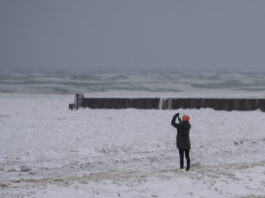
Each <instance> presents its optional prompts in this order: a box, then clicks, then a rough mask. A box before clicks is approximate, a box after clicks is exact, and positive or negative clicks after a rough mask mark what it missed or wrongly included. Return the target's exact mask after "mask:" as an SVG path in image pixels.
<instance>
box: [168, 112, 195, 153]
mask: <svg viewBox="0 0 265 198" xmlns="http://www.w3.org/2000/svg"><path fill="white" fill-rule="evenodd" d="M176 119H177V117H176V116H174V117H173V118H172V121H171V125H172V126H174V127H175V128H176V129H177V137H176V146H177V148H178V149H190V148H191V146H190V128H191V125H190V123H189V122H188V121H180V122H179V123H176Z"/></svg>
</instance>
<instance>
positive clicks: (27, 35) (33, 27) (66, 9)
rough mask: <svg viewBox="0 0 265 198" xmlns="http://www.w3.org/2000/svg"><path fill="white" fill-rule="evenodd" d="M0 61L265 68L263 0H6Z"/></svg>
mask: <svg viewBox="0 0 265 198" xmlns="http://www.w3.org/2000/svg"><path fill="white" fill-rule="evenodd" d="M0 68H1V71H19V72H21V71H56V70H63V71H64V70H65V71H71V70H80V71H119V70H121V71H142V70H148V71H181V70H184V69H186V70H189V71H192V70H195V71H198V70H206V69H210V70H235V71H237V70H247V71H255V72H260V71H262V72H265V1H263V0H249V1H246V0H219V1H215V0H207V1H206V0H200V1H197V0H196V1H195V0H194V1H190V0H181V1H177V0H0Z"/></svg>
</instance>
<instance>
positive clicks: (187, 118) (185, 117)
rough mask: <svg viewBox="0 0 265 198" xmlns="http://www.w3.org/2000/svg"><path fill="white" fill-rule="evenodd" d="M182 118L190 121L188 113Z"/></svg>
mask: <svg viewBox="0 0 265 198" xmlns="http://www.w3.org/2000/svg"><path fill="white" fill-rule="evenodd" d="M182 120H183V121H189V120H190V117H189V116H188V115H184V116H182Z"/></svg>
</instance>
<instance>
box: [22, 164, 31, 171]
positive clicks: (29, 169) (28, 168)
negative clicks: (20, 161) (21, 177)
mask: <svg viewBox="0 0 265 198" xmlns="http://www.w3.org/2000/svg"><path fill="white" fill-rule="evenodd" d="M20 170H21V171H22V172H30V171H31V168H30V167H29V166H25V165H24V166H21V167H20Z"/></svg>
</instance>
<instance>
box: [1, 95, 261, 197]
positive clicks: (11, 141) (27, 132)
mask: <svg viewBox="0 0 265 198" xmlns="http://www.w3.org/2000/svg"><path fill="white" fill-rule="evenodd" d="M72 100H73V96H72V95H37V94H35V95H34V94H28V95H27V94H24V95H23V94H1V97H0V104H1V111H0V127H1V132H0V133H1V138H0V145H1V149H0V189H1V190H0V197H3V198H4V197H5V198H6V197H36V198H37V197H38V198H46V197H47V198H48V197H49V198H51V197H205V198H207V197H264V196H265V157H264V156H265V155H264V153H265V147H264V144H265V123H264V122H263V120H265V114H264V113H263V112H260V111H248V112H237V111H232V112H226V111H214V110H212V109H200V110H184V109H180V110H179V112H180V113H181V114H183V113H187V114H189V115H190V117H191V125H192V128H191V132H190V136H191V144H192V149H191V170H190V171H189V172H185V171H181V170H179V162H178V151H177V149H176V146H175V136H176V130H175V129H174V128H173V127H172V126H171V125H170V121H171V118H172V116H173V115H174V114H175V113H176V111H173V110H166V111H163V110H136V109H124V110H91V109H81V110H78V111H69V110H68V109H67V104H68V103H70V102H72Z"/></svg>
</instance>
